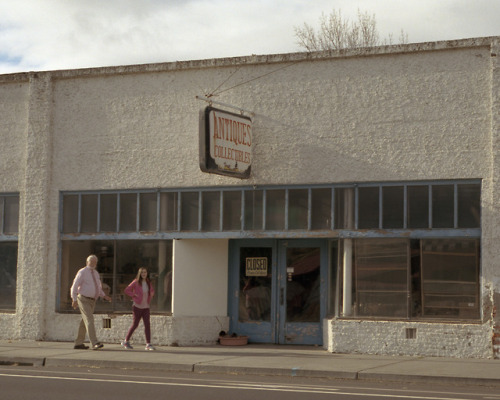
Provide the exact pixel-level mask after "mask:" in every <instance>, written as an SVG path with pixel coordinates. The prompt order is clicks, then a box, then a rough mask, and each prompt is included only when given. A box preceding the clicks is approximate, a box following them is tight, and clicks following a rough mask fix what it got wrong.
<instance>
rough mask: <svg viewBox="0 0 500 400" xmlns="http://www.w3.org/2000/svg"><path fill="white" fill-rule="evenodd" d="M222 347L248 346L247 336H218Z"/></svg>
mask: <svg viewBox="0 0 500 400" xmlns="http://www.w3.org/2000/svg"><path fill="white" fill-rule="evenodd" d="M219 343H220V344H221V345H222V346H245V345H246V344H248V336H234V337H233V336H219Z"/></svg>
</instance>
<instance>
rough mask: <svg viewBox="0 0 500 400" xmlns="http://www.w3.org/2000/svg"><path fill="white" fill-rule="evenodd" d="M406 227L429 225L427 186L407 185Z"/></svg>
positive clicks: (415, 227) (414, 227)
mask: <svg viewBox="0 0 500 400" xmlns="http://www.w3.org/2000/svg"><path fill="white" fill-rule="evenodd" d="M407 201H408V221H407V223H408V228H410V229H418V228H428V227H429V187H428V186H408V200H407Z"/></svg>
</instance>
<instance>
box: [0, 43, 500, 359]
mask: <svg viewBox="0 0 500 400" xmlns="http://www.w3.org/2000/svg"><path fill="white" fill-rule="evenodd" d="M499 50H500V38H477V39H465V40H459V41H450V42H436V43H423V44H410V45H400V46H387V47H380V48H370V49H361V50H351V51H343V52H332V53H312V54H311V53H295V54H281V55H267V56H249V57H242V58H230V59H215V60H202V61H190V62H175V63H162V64H148V65H137V66H120V67H109V68H95V69H81V70H65V71H47V72H29V73H19V74H9V75H2V76H0V121H1V122H0V140H1V142H2V146H1V147H0V174H1V179H0V338H2V339H36V340H58V341H72V340H73V339H74V336H75V334H76V329H77V325H78V321H79V319H80V316H79V314H78V312H76V311H74V310H73V309H72V308H71V301H70V293H69V288H70V286H71V283H72V280H73V278H74V276H75V274H76V271H77V270H78V269H79V268H81V267H82V266H83V265H84V263H85V259H86V257H87V256H88V255H89V254H96V255H97V256H98V258H99V263H98V270H99V273H100V275H101V279H102V282H103V285H104V289H105V291H106V292H107V293H109V295H110V296H111V297H112V299H113V301H112V302H111V303H107V302H104V301H100V302H99V303H98V305H97V309H96V325H97V328H98V337H99V338H100V339H101V340H102V341H104V342H118V341H119V340H122V339H123V338H124V335H125V334H126V330H127V328H128V326H129V324H130V321H131V302H130V299H128V298H127V297H126V296H125V295H124V293H123V289H124V287H126V285H127V284H128V283H130V281H131V280H132V279H133V278H134V276H135V275H136V272H137V270H138V268H139V267H141V266H145V267H147V268H148V269H149V271H150V273H151V276H152V278H153V282H154V285H155V287H156V292H157V295H156V296H155V298H154V300H153V304H152V313H153V315H152V336H153V342H154V343H155V344H158V345H164V346H174V345H179V346H187V345H210V344H215V343H216V341H217V339H218V334H219V332H220V331H221V330H224V331H229V332H231V333H232V332H235V333H237V334H241V335H248V336H249V341H250V342H251V343H252V342H253V343H276V344H310V345H319V346H323V347H324V348H325V349H328V351H331V352H342V353H346V352H349V353H366V354H404V355H422V356H450V357H477V358H492V357H499V353H500V348H499V346H500V343H498V341H499V340H500V339H498V337H499V336H500V322H499V320H500V317H499V316H498V314H497V307H498V306H499V305H500V268H499V267H498V265H500V255H499V252H498V251H497V243H498V242H499V239H500V237H499V236H500V228H499V226H500V225H499V224H498V222H499V221H500V210H499V207H498V205H497V202H496V199H497V198H498V196H499V195H500V184H499V179H498V171H499V170H498V167H500V160H499V157H497V156H499V155H500V148H499V143H500V142H499V136H500V107H499V106H500V72H499V67H498V53H499ZM201 94H202V95H201ZM207 107H209V108H208V109H207ZM220 113H222V114H220ZM224 113H227V114H224ZM216 115H217V117H216ZM220 115H229V117H227V118H228V119H224V118H225V117H220ZM217 118H221V119H217ZM230 118H234V121H236V122H234V121H233V122H232V123H231V122H228V121H229V119H230ZM205 123H207V124H210V123H211V124H212V125H210V127H209V125H204V124H205ZM224 124H226V125H224ZM232 124H233V125H232ZM204 127H207V130H206V131H205V130H204V129H205V128H204ZM205 135H206V136H205ZM226 142H227V143H226ZM238 146H240V147H238ZM241 146H242V149H241ZM212 157H214V158H217V157H218V158H219V159H220V160H222V164H221V165H222V166H221V167H220V169H219V170H217V166H216V168H215V169H216V170H215V171H214V169H213V167H214V165H215V163H214V160H213V159H212ZM207 160H210V161H207ZM237 170H238V171H237ZM235 171H237V173H234V172H235ZM141 335H142V333H141V332H139V331H137V333H136V334H135V335H134V339H135V340H136V341H141V340H143V338H142V336H141Z"/></svg>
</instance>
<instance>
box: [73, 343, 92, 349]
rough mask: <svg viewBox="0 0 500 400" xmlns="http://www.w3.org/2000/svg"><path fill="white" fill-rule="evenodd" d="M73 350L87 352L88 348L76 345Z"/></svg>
mask: <svg viewBox="0 0 500 400" xmlns="http://www.w3.org/2000/svg"><path fill="white" fill-rule="evenodd" d="M73 348H74V349H75V350H87V349H88V348H89V346H85V345H84V344H76V345H75V347H73Z"/></svg>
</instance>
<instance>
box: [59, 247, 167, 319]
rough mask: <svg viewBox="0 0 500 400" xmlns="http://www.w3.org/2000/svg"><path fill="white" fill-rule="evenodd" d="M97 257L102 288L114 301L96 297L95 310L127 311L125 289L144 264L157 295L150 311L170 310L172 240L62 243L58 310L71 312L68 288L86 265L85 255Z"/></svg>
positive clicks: (130, 305)
mask: <svg viewBox="0 0 500 400" xmlns="http://www.w3.org/2000/svg"><path fill="white" fill-rule="evenodd" d="M90 254H95V255H96V256H97V257H98V263H97V270H98V272H99V275H100V278H101V282H102V284H103V290H104V292H105V293H106V294H108V295H109V296H111V298H112V299H113V301H112V302H111V303H108V302H106V301H103V300H99V301H98V303H97V305H96V312H103V313H108V312H130V310H131V307H132V302H131V299H130V298H129V297H128V296H126V295H125V294H124V289H125V288H126V287H127V285H128V284H130V282H132V280H133V279H134V278H135V277H136V275H137V271H138V270H139V268H140V267H146V268H147V269H148V271H149V276H150V278H151V281H152V282H153V285H154V288H155V291H156V294H155V296H154V298H153V301H152V303H151V311H152V312H170V311H171V302H172V297H171V296H172V241H171V240H82V241H63V242H62V265H61V286H60V298H59V310H60V311H72V310H73V309H72V307H71V296H70V288H71V285H72V283H73V279H74V278H75V275H76V273H77V272H78V270H79V269H80V268H82V267H84V266H85V260H86V258H87V256H88V255H90Z"/></svg>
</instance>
